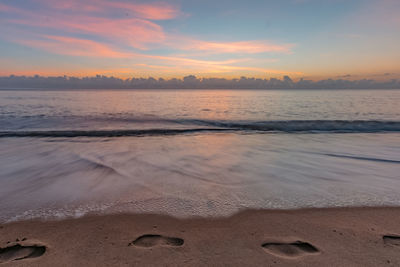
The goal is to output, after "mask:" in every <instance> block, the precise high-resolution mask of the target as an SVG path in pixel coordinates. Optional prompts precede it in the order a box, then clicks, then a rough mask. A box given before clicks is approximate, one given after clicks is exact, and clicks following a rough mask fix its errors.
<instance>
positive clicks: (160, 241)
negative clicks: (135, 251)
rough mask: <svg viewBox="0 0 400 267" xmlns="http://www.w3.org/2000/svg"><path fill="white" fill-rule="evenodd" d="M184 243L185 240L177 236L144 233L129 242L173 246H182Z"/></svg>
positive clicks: (132, 243) (138, 245) (142, 245)
mask: <svg viewBox="0 0 400 267" xmlns="http://www.w3.org/2000/svg"><path fill="white" fill-rule="evenodd" d="M183 243H184V240H183V239H181V238H177V237H167V236H162V235H142V236H140V237H138V238H137V239H136V240H134V241H133V242H131V243H129V244H128V246H131V245H135V246H137V247H145V248H149V247H154V246H172V247H180V246H182V245H183Z"/></svg>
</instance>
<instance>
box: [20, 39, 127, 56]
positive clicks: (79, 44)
mask: <svg viewBox="0 0 400 267" xmlns="http://www.w3.org/2000/svg"><path fill="white" fill-rule="evenodd" d="M14 41H15V42H16V43H19V44H22V45H25V46H29V47H34V48H39V49H42V50H45V51H49V52H52V53H55V54H61V55H70V56H85V57H107V58H125V57H128V56H130V55H129V54H128V53H123V52H118V51H116V50H114V49H112V48H111V47H109V46H107V45H104V44H101V43H98V42H95V41H92V40H85V39H78V38H73V37H65V36H54V35H44V36H42V39H36V40H21V39H19V40H18V39H17V40H14Z"/></svg>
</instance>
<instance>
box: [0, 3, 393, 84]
mask: <svg viewBox="0 0 400 267" xmlns="http://www.w3.org/2000/svg"><path fill="white" fill-rule="evenodd" d="M398 14H400V1H398V0H351V1H349V0H280V1H269V0H248V1H243V0H231V1H227V0H218V1H215V0H212V1H210V0H201V1H199V0H175V1H167V0H165V1H163V0H160V1H136V0H114V1H112V0H82V1H78V0H58V1H54V0H0V76H8V75H11V74H14V75H35V74H38V75H43V76H61V75H67V76H77V77H84V76H94V75H97V74H99V75H107V76H115V77H119V78H128V77H155V78H160V77H161V78H171V77H178V78H179V77H184V76H187V75H190V74H193V75H196V76H197V77H221V78H238V77H241V76H247V77H256V78H270V77H282V76H284V75H288V76H290V77H292V78H294V79H299V78H305V79H311V80H318V79H325V78H334V79H338V78H342V79H349V80H352V79H354V80H358V79H364V78H367V79H374V80H390V79H398V78H400V50H399V48H398V46H399V43H400V16H399V15H398Z"/></svg>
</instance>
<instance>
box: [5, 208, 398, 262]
mask: <svg viewBox="0 0 400 267" xmlns="http://www.w3.org/2000/svg"><path fill="white" fill-rule="evenodd" d="M0 248H1V249H0V264H1V265H2V266H7V265H12V266H27V265H29V266H72V265H77V266H173V265H175V266H176V265H179V266H223V265H230V266H261V265H262V266H328V265H329V266H399V265H400V207H359V208H310V209H299V210H244V211H241V212H239V213H236V214H234V215H232V216H230V217H221V218H200V217H197V218H187V219H178V218H174V217H171V216H168V215H157V214H115V215H86V216H83V217H81V218H77V219H64V220H57V221H40V220H31V221H17V222H11V223H6V224H0Z"/></svg>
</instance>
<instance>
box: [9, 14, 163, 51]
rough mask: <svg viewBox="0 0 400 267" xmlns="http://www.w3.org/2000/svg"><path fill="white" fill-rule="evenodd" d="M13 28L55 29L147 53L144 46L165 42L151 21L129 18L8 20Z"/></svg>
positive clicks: (161, 30) (60, 17)
mask: <svg viewBox="0 0 400 267" xmlns="http://www.w3.org/2000/svg"><path fill="white" fill-rule="evenodd" d="M7 21H8V22H10V23H13V24H20V25H27V26H31V27H32V26H35V27H39V28H42V29H46V28H47V29H57V30H60V31H64V32H70V33H71V32H72V33H83V34H91V35H93V36H97V37H101V38H105V39H108V40H110V41H112V42H115V43H120V44H121V42H122V44H127V45H131V46H133V47H135V48H139V49H146V48H147V44H151V43H160V42H162V41H163V40H164V39H165V34H164V31H163V29H162V28H161V27H160V26H159V25H157V24H155V23H152V22H150V21H147V20H142V19H136V18H128V19H108V18H95V17H70V16H65V15H61V16H57V17H56V16H54V17H41V16H36V15H33V16H30V17H28V18H22V19H8V20H7Z"/></svg>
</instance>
